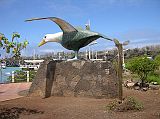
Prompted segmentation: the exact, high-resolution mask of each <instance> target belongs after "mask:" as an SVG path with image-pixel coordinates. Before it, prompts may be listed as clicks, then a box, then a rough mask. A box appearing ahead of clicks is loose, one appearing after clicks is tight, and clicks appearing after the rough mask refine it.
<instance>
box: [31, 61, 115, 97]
mask: <svg viewBox="0 0 160 119" xmlns="http://www.w3.org/2000/svg"><path fill="white" fill-rule="evenodd" d="M29 95H30V96H41V97H43V98H46V97H50V96H75V97H94V98H116V97H118V79H117V77H116V72H115V69H114V68H113V66H112V64H111V63H109V62H98V61H95V62H93V61H83V60H78V61H68V62H67V61H50V62H48V61H45V62H43V64H41V66H40V68H39V70H38V72H37V75H36V77H35V79H34V80H33V83H32V85H31V88H30V90H29Z"/></svg>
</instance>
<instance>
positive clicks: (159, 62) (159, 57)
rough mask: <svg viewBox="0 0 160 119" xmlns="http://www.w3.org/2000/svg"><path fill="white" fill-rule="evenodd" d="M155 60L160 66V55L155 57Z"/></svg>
mask: <svg viewBox="0 0 160 119" xmlns="http://www.w3.org/2000/svg"><path fill="white" fill-rule="evenodd" d="M155 62H156V63H157V64H158V65H159V66H160V55H157V56H156V57H155Z"/></svg>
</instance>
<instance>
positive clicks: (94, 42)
mask: <svg viewBox="0 0 160 119" xmlns="http://www.w3.org/2000/svg"><path fill="white" fill-rule="evenodd" d="M95 44H97V42H96V41H93V42H91V43H90V44H89V54H88V55H89V60H90V59H91V46H92V45H95ZM92 55H93V53H92Z"/></svg>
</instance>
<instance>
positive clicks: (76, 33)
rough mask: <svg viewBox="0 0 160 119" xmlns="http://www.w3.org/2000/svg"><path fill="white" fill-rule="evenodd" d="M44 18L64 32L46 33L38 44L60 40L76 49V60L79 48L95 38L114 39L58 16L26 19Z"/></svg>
mask: <svg viewBox="0 0 160 119" xmlns="http://www.w3.org/2000/svg"><path fill="white" fill-rule="evenodd" d="M44 19H47V20H51V21H53V22H55V23H56V24H57V25H58V26H59V27H60V28H61V30H62V31H63V32H58V33H55V34H46V35H45V36H44V37H43V39H42V41H41V42H40V43H39V45H38V46H39V47H40V46H42V45H44V44H45V43H47V42H58V43H60V44H61V45H62V46H63V47H64V48H66V49H68V50H73V51H75V57H74V58H73V59H75V60H76V59H78V51H79V49H80V48H82V47H85V46H86V45H88V44H90V43H91V42H93V41H94V40H96V39H98V38H104V39H107V40H110V41H112V39H109V38H107V37H106V36H105V35H102V34H100V33H97V32H93V31H90V29H89V28H88V27H86V29H85V30H83V29H79V28H75V27H73V26H72V25H71V24H69V23H68V22H66V21H64V20H62V19H60V18H57V17H47V18H32V19H27V20H26V21H33V20H44Z"/></svg>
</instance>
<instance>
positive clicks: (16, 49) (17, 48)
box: [0, 32, 29, 59]
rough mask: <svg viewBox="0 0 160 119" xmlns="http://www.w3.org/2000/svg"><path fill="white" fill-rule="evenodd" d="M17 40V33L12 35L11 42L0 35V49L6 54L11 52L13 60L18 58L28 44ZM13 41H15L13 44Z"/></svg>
mask: <svg viewBox="0 0 160 119" xmlns="http://www.w3.org/2000/svg"><path fill="white" fill-rule="evenodd" d="M17 38H20V34H19V33H17V32H14V33H13V34H12V39H11V41H9V40H8V39H7V38H6V37H5V35H4V34H2V33H0V48H2V49H5V50H6V53H10V51H12V57H14V58H15V59H19V58H20V56H21V51H22V50H23V49H24V48H26V47H27V45H28V44H29V43H28V41H27V40H25V41H24V42H18V40H17ZM14 39H16V40H17V41H16V42H14Z"/></svg>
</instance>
